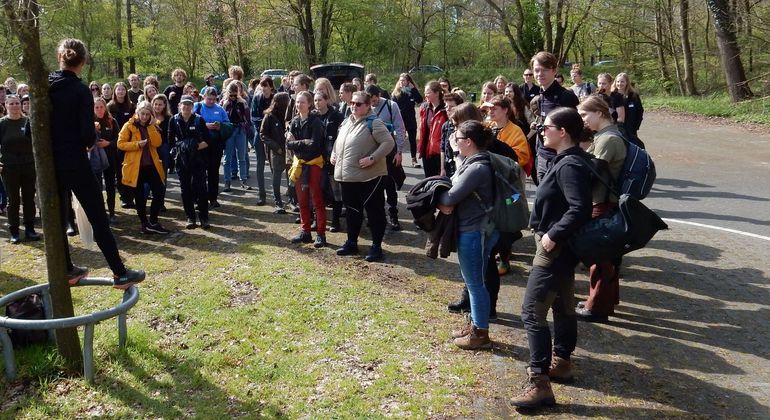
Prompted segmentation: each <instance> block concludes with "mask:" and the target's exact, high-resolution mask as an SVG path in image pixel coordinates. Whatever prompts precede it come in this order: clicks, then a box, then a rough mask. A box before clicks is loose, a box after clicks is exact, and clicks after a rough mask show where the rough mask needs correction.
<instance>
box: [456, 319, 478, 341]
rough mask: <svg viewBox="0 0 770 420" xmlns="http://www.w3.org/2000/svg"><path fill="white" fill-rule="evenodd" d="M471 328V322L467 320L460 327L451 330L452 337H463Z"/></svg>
mask: <svg viewBox="0 0 770 420" xmlns="http://www.w3.org/2000/svg"><path fill="white" fill-rule="evenodd" d="M472 330H473V324H472V323H471V322H468V323H467V324H465V325H464V326H463V327H462V328H460V329H457V330H452V338H453V339H455V338H460V337H465V336H466V335H468V334H470V333H471V331H472Z"/></svg>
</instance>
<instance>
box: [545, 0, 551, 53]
mask: <svg viewBox="0 0 770 420" xmlns="http://www.w3.org/2000/svg"><path fill="white" fill-rule="evenodd" d="M543 34H544V35H545V50H546V51H551V52H552V51H553V30H552V28H551V1H550V0H545V1H544V2H543Z"/></svg>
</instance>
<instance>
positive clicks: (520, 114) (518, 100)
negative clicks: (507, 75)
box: [503, 82, 527, 121]
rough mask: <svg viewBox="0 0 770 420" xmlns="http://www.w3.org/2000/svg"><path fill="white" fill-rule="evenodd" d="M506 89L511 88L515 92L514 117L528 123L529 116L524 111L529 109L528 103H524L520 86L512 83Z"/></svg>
mask: <svg viewBox="0 0 770 420" xmlns="http://www.w3.org/2000/svg"><path fill="white" fill-rule="evenodd" d="M505 88H506V89H508V88H510V89H511V90H512V91H513V100H512V102H513V115H514V116H515V117H516V118H517V119H519V120H521V121H526V120H527V116H526V114H525V113H524V110H525V109H526V108H527V102H525V101H524V95H523V94H522V93H521V89H519V85H517V84H516V83H513V82H511V83H508V84H507V85H505ZM503 93H505V92H503ZM509 99H510V98H509Z"/></svg>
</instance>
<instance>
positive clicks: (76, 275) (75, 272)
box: [66, 265, 88, 286]
mask: <svg viewBox="0 0 770 420" xmlns="http://www.w3.org/2000/svg"><path fill="white" fill-rule="evenodd" d="M66 275H67V282H68V283H69V284H70V286H74V285H76V284H78V282H79V281H80V279H82V278H83V277H85V276H86V275H88V269H87V268H85V267H78V266H76V265H73V266H72V270H70V271H67V274H66Z"/></svg>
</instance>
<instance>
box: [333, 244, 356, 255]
mask: <svg viewBox="0 0 770 420" xmlns="http://www.w3.org/2000/svg"><path fill="white" fill-rule="evenodd" d="M355 254H358V244H357V243H355V242H350V241H345V243H344V244H342V248H340V249H338V250H337V255H339V256H343V257H344V256H346V255H355Z"/></svg>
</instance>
